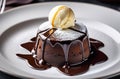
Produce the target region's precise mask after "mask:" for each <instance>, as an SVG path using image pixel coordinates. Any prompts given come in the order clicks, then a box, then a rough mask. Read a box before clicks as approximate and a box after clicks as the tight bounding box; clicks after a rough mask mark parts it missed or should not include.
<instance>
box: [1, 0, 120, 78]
mask: <svg viewBox="0 0 120 79" xmlns="http://www.w3.org/2000/svg"><path fill="white" fill-rule="evenodd" d="M47 1H51V0H21V1H20V0H7V3H6V10H8V9H11V8H14V7H17V6H22V5H27V4H32V3H38V2H47ZM52 1H73V0H52ZM74 2H85V3H92V4H97V5H102V6H105V7H109V8H112V9H115V10H117V11H120V0H74ZM119 78H120V75H117V76H114V77H111V78H109V79H119ZM0 79H22V78H18V77H14V76H11V75H9V74H6V73H4V72H1V71H0Z"/></svg>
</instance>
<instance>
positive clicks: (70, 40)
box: [34, 22, 90, 66]
mask: <svg viewBox="0 0 120 79" xmlns="http://www.w3.org/2000/svg"><path fill="white" fill-rule="evenodd" d="M50 27H51V26H50V24H49V22H45V23H43V24H41V25H40V27H39V32H38V34H37V40H36V45H35V48H34V49H35V50H36V51H35V54H36V55H37V56H36V58H37V60H39V61H40V62H41V60H42V61H44V62H46V63H47V64H49V65H53V66H64V65H66V64H68V65H70V66H72V65H78V64H80V63H82V62H83V61H85V60H86V59H87V58H88V57H89V55H90V45H89V44H90V43H89V39H88V33H87V29H86V27H85V26H84V25H82V24H81V25H80V24H76V25H75V27H74V28H69V29H65V30H61V29H56V28H51V29H50Z"/></svg>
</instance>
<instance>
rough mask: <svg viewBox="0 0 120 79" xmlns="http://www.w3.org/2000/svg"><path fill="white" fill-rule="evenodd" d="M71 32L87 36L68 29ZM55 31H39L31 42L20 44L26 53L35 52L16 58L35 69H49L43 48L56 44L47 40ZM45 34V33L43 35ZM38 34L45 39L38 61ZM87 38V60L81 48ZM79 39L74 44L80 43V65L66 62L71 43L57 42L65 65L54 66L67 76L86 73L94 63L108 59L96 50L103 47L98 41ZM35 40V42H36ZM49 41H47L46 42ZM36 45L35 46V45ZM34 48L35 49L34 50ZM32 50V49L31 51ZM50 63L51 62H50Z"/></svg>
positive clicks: (53, 29) (49, 65)
mask: <svg viewBox="0 0 120 79" xmlns="http://www.w3.org/2000/svg"><path fill="white" fill-rule="evenodd" d="M69 29H71V30H73V31H76V32H79V33H81V34H83V36H84V37H85V36H86V35H87V34H86V33H84V32H82V31H79V30H76V29H73V28H69ZM56 30H57V29H55V28H52V29H46V30H44V31H40V32H39V33H38V34H37V36H36V37H34V38H32V39H31V41H32V42H27V43H24V44H21V46H22V47H23V48H25V49H27V50H28V51H30V52H31V51H32V50H34V51H35V52H32V54H28V55H27V54H26V55H25V54H17V56H19V57H21V58H23V59H26V60H28V63H29V64H30V65H31V66H32V67H33V68H35V69H40V70H44V69H48V68H50V67H51V64H49V63H47V62H46V61H45V59H44V55H45V48H46V43H47V42H50V43H51V44H52V45H55V44H56V43H55V42H54V41H52V40H50V39H49V38H51V37H52V34H53V33H54V32H55V31H56ZM43 32H45V33H43ZM40 33H43V35H44V36H45V37H46V38H45V39H42V42H43V44H42V46H41V52H42V57H41V59H40V60H38V59H37V58H36V56H34V55H36V54H37V51H38V50H37V49H38V48H39V42H40V41H39V40H40V39H39V38H38V35H39V34H40ZM85 38H87V40H88V41H90V44H89V45H88V46H90V48H91V50H89V51H90V52H91V54H90V56H89V57H88V58H84V46H83V43H82V42H83V41H84V39H85ZM85 38H83V37H81V40H75V42H77V41H79V42H80V43H81V48H82V61H81V62H80V63H77V64H74V65H72V64H70V63H69V61H68V53H69V52H68V51H69V49H70V46H71V44H72V42H71V41H66V42H62V41H58V42H57V43H58V44H59V45H60V46H61V47H62V49H63V51H64V56H65V63H64V65H62V66H56V67H58V69H59V70H60V71H62V72H63V73H65V74H67V75H77V74H80V73H84V72H86V71H87V70H88V69H89V67H90V65H94V64H96V63H100V62H104V61H106V60H107V59H108V57H107V56H106V55H105V54H104V53H103V52H101V51H100V50H98V49H99V48H100V47H103V46H104V44H103V43H102V42H100V41H98V40H95V39H88V37H85ZM36 39H37V40H36ZM48 39H49V40H48ZM35 43H36V45H35ZM34 47H35V48H34ZM33 48H34V49H33ZM51 61H52V60H51Z"/></svg>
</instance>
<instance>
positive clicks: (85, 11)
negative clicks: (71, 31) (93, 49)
mask: <svg viewBox="0 0 120 79" xmlns="http://www.w3.org/2000/svg"><path fill="white" fill-rule="evenodd" d="M60 4H62V5H63V4H64V5H68V6H70V7H71V8H72V9H73V10H74V12H75V15H76V18H77V22H78V23H79V22H82V23H84V24H85V25H86V26H87V28H88V31H89V35H90V37H93V38H96V39H99V40H101V41H102V42H104V43H105V47H104V48H102V49H101V50H102V51H104V52H105V54H106V55H107V56H108V58H109V59H108V61H106V62H104V63H101V64H97V65H95V66H91V67H90V69H89V71H88V72H86V73H84V74H81V75H77V76H66V75H64V74H62V73H61V72H59V71H58V70H57V69H56V68H50V69H48V70H45V71H39V70H34V69H32V68H31V67H30V66H29V65H28V63H27V62H26V61H24V60H22V59H20V58H19V57H17V56H16V53H29V52H28V51H27V50H25V49H23V48H21V47H20V44H21V43H23V42H26V41H29V39H30V38H31V37H33V36H35V35H36V32H37V28H38V26H39V25H40V24H41V23H43V22H44V21H46V20H47V19H46V18H45V17H47V16H48V13H49V11H50V10H51V8H52V7H54V6H56V5H60ZM119 21H120V13H119V12H117V11H115V10H112V9H109V8H105V7H101V6H97V5H91V4H86V3H74V2H54V3H51V2H48V3H38V4H32V5H27V6H22V7H18V8H15V9H12V10H9V11H7V12H5V13H4V14H2V15H0V70H2V71H3V72H6V73H9V74H12V75H15V76H20V77H26V78H38V79H39V78H41V79H81V78H82V79H84V78H85V79H86V78H100V77H107V76H110V75H113V74H116V73H118V72H120V68H119V67H120V22H119Z"/></svg>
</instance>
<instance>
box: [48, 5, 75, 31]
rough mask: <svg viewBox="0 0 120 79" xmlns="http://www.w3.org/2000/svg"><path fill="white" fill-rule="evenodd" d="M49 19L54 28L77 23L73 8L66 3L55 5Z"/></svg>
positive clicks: (67, 26)
mask: <svg viewBox="0 0 120 79" xmlns="http://www.w3.org/2000/svg"><path fill="white" fill-rule="evenodd" d="M48 19H49V21H50V23H51V25H52V27H53V28H62V29H65V28H69V27H73V26H74V25H75V15H74V13H73V11H72V9H71V8H69V7H67V6H65V5H59V6H56V7H54V8H53V9H52V10H51V11H50V13H49V18H48Z"/></svg>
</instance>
